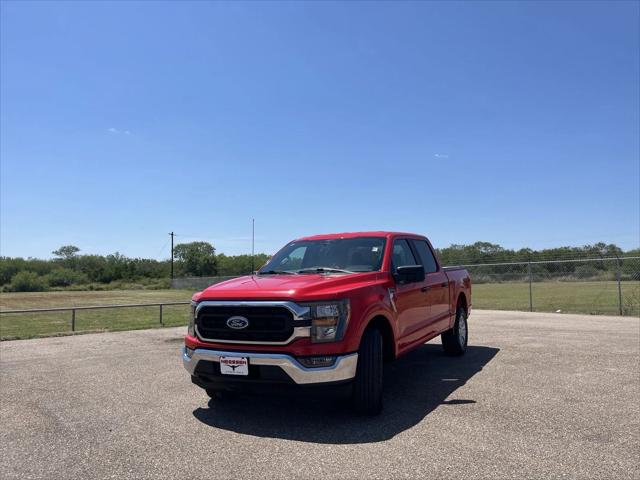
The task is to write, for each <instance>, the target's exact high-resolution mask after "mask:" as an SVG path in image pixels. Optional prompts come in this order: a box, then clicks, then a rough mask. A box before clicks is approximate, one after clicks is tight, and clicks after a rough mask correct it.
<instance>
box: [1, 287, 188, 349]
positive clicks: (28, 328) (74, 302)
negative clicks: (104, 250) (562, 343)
mask: <svg viewBox="0 0 640 480" xmlns="http://www.w3.org/2000/svg"><path fill="white" fill-rule="evenodd" d="M192 294H193V292H191V291H189V290H110V291H100V292H95V291H94V292H33V293H2V294H0V312H1V311H2V310H18V309H31V308H55V307H80V306H91V305H118V304H120V305H127V304H132V303H159V302H182V301H189V300H190V299H191V295H192ZM188 312H189V308H188V305H174V306H166V307H164V308H163V312H162V313H163V315H162V317H163V323H164V325H165V326H176V325H186V322H187V318H188ZM159 326H160V321H159V307H157V306H156V307H135V308H118V309H115V308H114V309H101V310H78V311H76V331H78V332H87V331H102V330H111V331H113V330H134V329H140V328H154V327H159ZM70 332H71V312H42V313H32V314H3V315H0V338H2V339H4V340H6V339H12V338H29V337H34V336H41V335H54V334H61V333H70Z"/></svg>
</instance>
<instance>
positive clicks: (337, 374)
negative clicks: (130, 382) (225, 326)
mask: <svg viewBox="0 0 640 480" xmlns="http://www.w3.org/2000/svg"><path fill="white" fill-rule="evenodd" d="M220 357H246V358H248V359H249V365H250V366H251V365H263V366H269V367H277V368H280V369H281V370H282V371H283V372H284V373H286V374H287V375H288V377H290V378H291V380H292V381H293V382H294V383H296V384H298V385H310V384H320V383H333V382H343V381H347V380H351V379H353V377H355V375H356V367H357V365H358V354H357V353H351V354H348V355H342V356H338V357H337V358H336V361H335V363H334V364H333V365H331V366H330V367H313V368H309V367H305V366H304V365H302V364H301V363H300V362H298V361H297V360H296V359H295V358H294V357H292V356H290V355H286V354H280V353H245V352H236V351H232V352H231V351H230V352H226V351H220V350H208V349H204V348H198V349H195V350H193V354H192V355H191V356H189V355H188V354H187V349H186V348H184V347H183V348H182V363H183V365H184V368H185V369H186V370H187V371H188V372H189V373H190V374H191V375H192V376H194V375H196V374H197V372H196V368H197V367H198V363H199V362H201V361H204V362H215V363H219V362H220ZM224 377H225V378H228V380H229V381H235V380H238V379H241V378H242V377H234V376H228V377H227V376H224Z"/></svg>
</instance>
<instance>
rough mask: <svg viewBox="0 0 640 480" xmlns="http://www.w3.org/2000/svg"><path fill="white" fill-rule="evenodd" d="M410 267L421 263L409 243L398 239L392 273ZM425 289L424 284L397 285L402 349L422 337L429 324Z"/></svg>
mask: <svg viewBox="0 0 640 480" xmlns="http://www.w3.org/2000/svg"><path fill="white" fill-rule="evenodd" d="M408 265H419V263H418V261H417V260H416V258H415V255H414V254H413V251H412V249H411V247H410V246H409V241H408V240H407V239H404V238H400V239H396V240H395V241H394V243H393V252H392V257H391V268H392V271H393V272H394V273H395V271H396V269H397V268H398V267H404V266H408ZM425 287H426V284H425V283H424V282H411V283H404V284H401V283H396V287H395V295H394V303H395V305H396V310H397V315H398V316H397V318H398V331H399V334H400V339H399V340H400V342H399V343H400V348H402V346H403V345H406V344H408V343H412V342H413V341H414V340H415V339H416V338H418V337H420V335H421V332H420V329H422V328H423V327H424V326H425V325H426V324H427V323H428V319H429V306H428V303H427V295H426V292H427V289H426V288H425Z"/></svg>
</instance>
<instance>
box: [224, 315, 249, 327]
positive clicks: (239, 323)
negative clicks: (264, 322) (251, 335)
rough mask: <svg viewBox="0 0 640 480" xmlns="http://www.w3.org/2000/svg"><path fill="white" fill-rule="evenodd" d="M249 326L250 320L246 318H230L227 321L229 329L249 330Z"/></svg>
mask: <svg viewBox="0 0 640 480" xmlns="http://www.w3.org/2000/svg"><path fill="white" fill-rule="evenodd" d="M248 326H249V320H248V319H247V318H245V317H239V316H235V317H229V318H228V319H227V327H229V328H233V329H234V330H242V329H243V328H247V327H248Z"/></svg>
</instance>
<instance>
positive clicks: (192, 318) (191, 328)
mask: <svg viewBox="0 0 640 480" xmlns="http://www.w3.org/2000/svg"><path fill="white" fill-rule="evenodd" d="M197 305H198V304H197V303H196V302H193V301H192V302H191V308H190V310H189V325H188V326H187V335H189V336H190V337H195V336H196V327H195V323H196V306H197Z"/></svg>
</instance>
